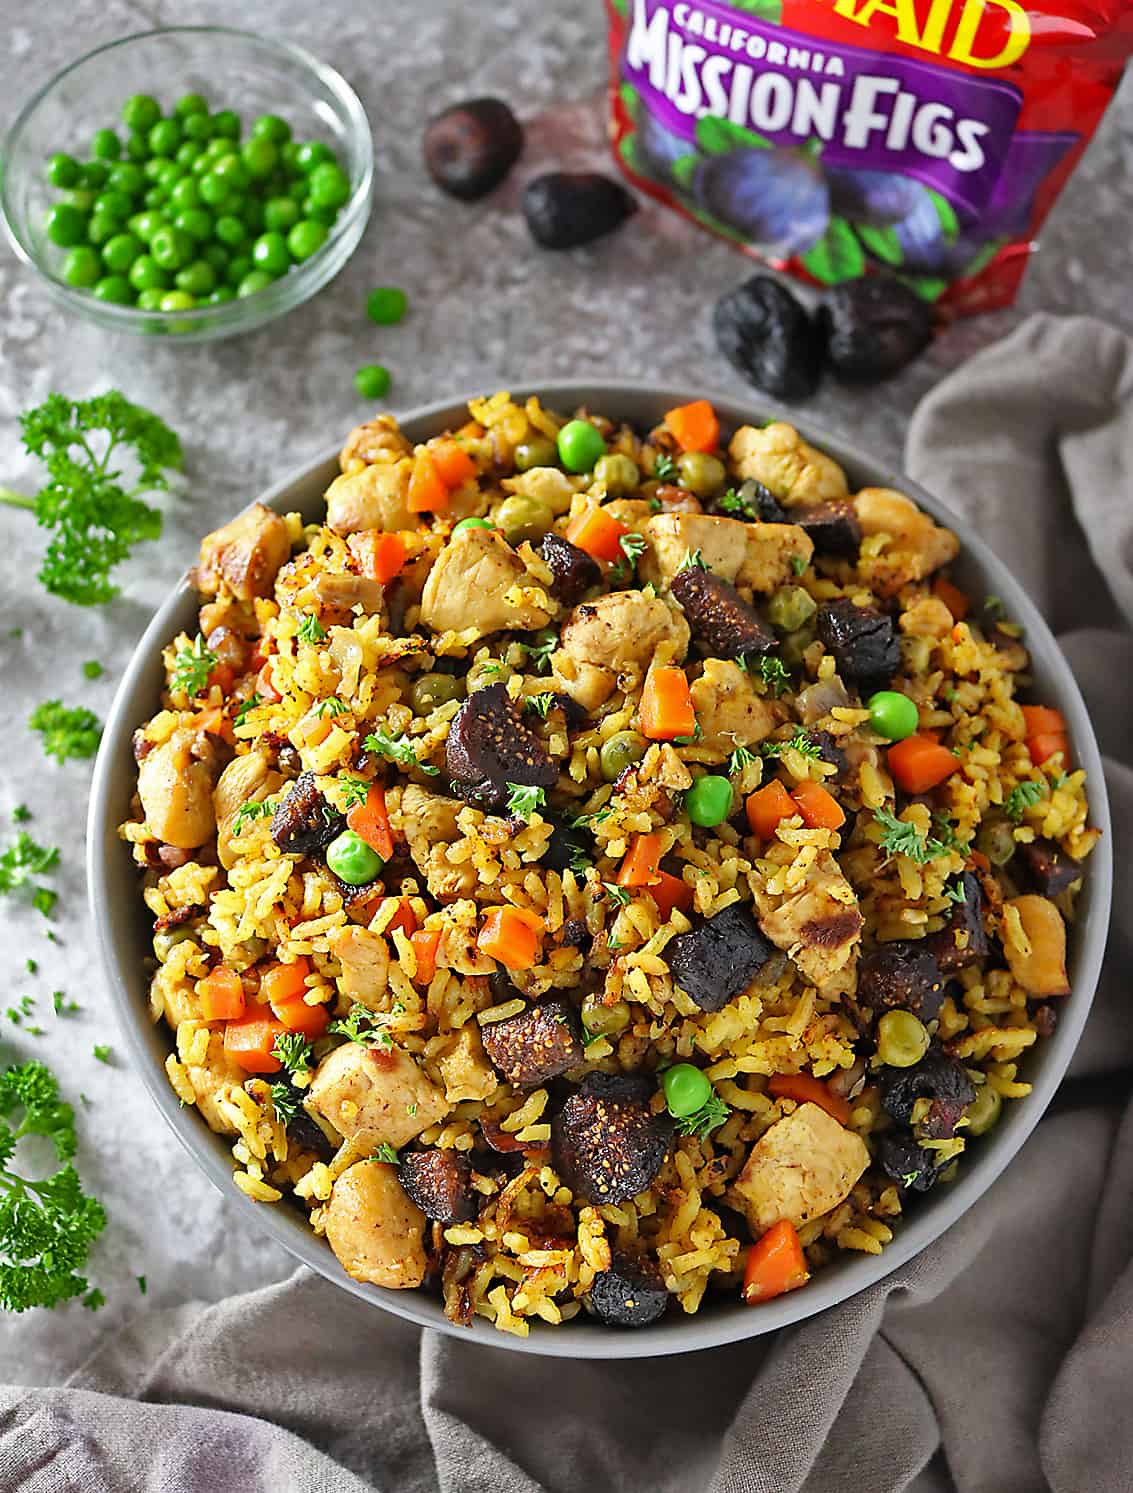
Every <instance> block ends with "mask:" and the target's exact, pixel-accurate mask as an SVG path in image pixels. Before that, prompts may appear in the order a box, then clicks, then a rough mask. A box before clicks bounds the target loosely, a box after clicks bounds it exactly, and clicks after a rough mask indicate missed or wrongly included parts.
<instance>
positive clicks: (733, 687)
mask: <svg viewBox="0 0 1133 1493" xmlns="http://www.w3.org/2000/svg"><path fill="white" fill-rule="evenodd" d="M691 693H692V703H693V708H694V709H695V711H696V721H697V725H699V727H700V745H701V746H702V747H706V748H708V749H709V750H710V751H715V752H720V753H722V754H723V755H725V756H727V755H728V754H729V753H730V752H734V751H735V749H736V747H741V746H742V747H746V746H753V745H754V744H755V742H757V741H762V740H763V739H764V737H766V736H770V735H771V733H772V731H774V729H775V727H776V726H777V725H779V724H780V722H781V721H783V720H784V719H785V715H784V711H783V708H782V706H780V705H778V704H777V703H776V702H775V701H774V700H770V699H768V698H767V697H766V696H764V695H757V694H756V692H755V689H754V687H753V685H752V682H751V678H750V676H749V675H747V674H745V672H744V671H743V669H741V668H740V666H739V664H737V663H734V662H733V661H732V660H731V659H730V658H709V659H705V661H704V672H703V673H702V674H701V676H700V678H699V679H697V680H696V681H695V683H694V684H693V685H692V690H691Z"/></svg>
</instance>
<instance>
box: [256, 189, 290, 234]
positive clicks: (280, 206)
mask: <svg viewBox="0 0 1133 1493" xmlns="http://www.w3.org/2000/svg"><path fill="white" fill-rule="evenodd" d="M298 221H299V204H298V203H297V202H295V201H293V200H292V198H290V197H269V198H268V200H267V201H266V202H265V203H264V227H265V228H266V229H267V230H268V232H269V233H286V232H287V230H288V229H289V228H294V226H295V224H296V223H298Z"/></svg>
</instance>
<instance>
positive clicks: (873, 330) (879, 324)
mask: <svg viewBox="0 0 1133 1493" xmlns="http://www.w3.org/2000/svg"><path fill="white" fill-rule="evenodd" d="M818 319H819V325H820V327H821V328H822V330H823V332H824V333H825V336H826V357H827V360H828V362H829V363H830V365H831V367H832V368H834V369H835V370H836V372H838V373H839V374H841V376H842V377H843V378H844V379H847V380H849V381H851V382H855V383H857V382H860V383H873V382H874V381H876V380H878V379H883V378H889V377H890V376H891V375H892V374H894V373H898V372H900V370H901V369H902V368H904V367H905V366H906V365H907V364H909V363H911V362H912V361H913V359H914V358H917V357H919V356H920V354H921V353H923V352H924V350H925V348H926V347H927V346H928V345H929V343H930V342H931V341H932V307H931V306H930V305H929V304H928V303H927V302H926V301H922V300H921V298H920V297H919V296H918V295H915V294H914V293H913V292H912V291H911V290H910V289H909V288H908V286H906V285H902V284H901V283H900V281H899V280H892V279H890V278H889V277H888V276H883V275H869V276H867V277H866V278H865V279H862V280H848V281H847V282H846V283H845V284H844V285H836V286H834V288H833V289H832V290H830V291H828V292H827V294H826V296H825V297H824V299H823V302H822V305H821V306H820V307H819V312H818Z"/></svg>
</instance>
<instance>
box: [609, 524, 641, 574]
mask: <svg viewBox="0 0 1133 1493" xmlns="http://www.w3.org/2000/svg"><path fill="white" fill-rule="evenodd" d="M618 548H619V549H620V550H621V552H622V553H621V558H620V559H619V560H618V562H617V564H616V565H615V566H614V567H613V569H612V570H611V571H610V576H611V578H612V579H613V580H615V581H623V580H626V579H628V577H629V576H631V575H632V574H633V572H634V567H635V566H636V565H637V562H638V560H640V559H641V557H642V555H643V554H644V553H645V549H646V544H645V540H644V539H643V538H642V536H641V535H640V534H623V535H622V536H621V538H620V539H619V540H618Z"/></svg>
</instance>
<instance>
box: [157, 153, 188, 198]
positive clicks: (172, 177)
mask: <svg viewBox="0 0 1133 1493" xmlns="http://www.w3.org/2000/svg"><path fill="white" fill-rule="evenodd" d="M184 174H185V173H184V172H183V171H182V170H181V168H180V166H178V164H177V162H176V161H169V160H166V159H165V158H164V157H162V159H161V160H160V161H159V163H158V172H157V184H158V186H161V187H164V188H165V189H166V191H167V192H172V190H173V188H174V187H175V186H176V185H177V183H178V182H179V181H180V180H181V178H182V176H184Z"/></svg>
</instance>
